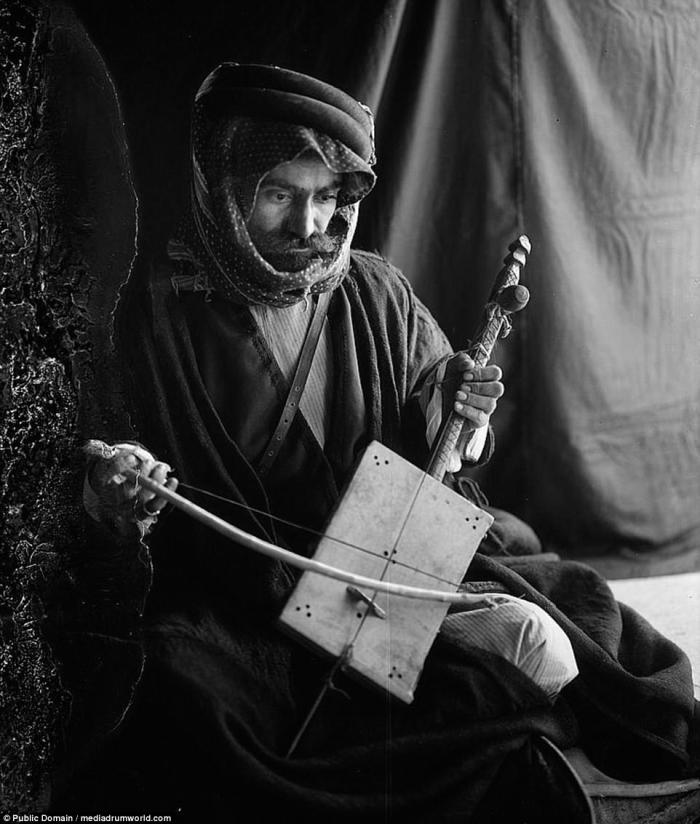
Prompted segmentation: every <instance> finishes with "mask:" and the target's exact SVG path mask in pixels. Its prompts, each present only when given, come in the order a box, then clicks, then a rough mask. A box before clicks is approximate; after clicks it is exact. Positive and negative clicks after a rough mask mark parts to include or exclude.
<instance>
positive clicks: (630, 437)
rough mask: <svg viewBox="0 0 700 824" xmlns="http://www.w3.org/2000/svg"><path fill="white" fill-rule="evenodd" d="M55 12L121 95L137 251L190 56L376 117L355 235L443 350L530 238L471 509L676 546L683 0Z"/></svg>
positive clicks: (681, 486) (688, 301) (193, 64)
mask: <svg viewBox="0 0 700 824" xmlns="http://www.w3.org/2000/svg"><path fill="white" fill-rule="evenodd" d="M74 5H75V7H76V9H77V11H78V13H79V15H80V16H81V17H82V19H83V21H84V23H85V25H86V27H87V30H88V32H89V33H90V34H91V36H92V37H93V39H94V41H95V43H96V45H97V47H98V48H99V49H100V51H101V53H102V54H103V56H104V58H105V60H106V63H107V66H108V68H109V69H110V71H111V72H112V75H113V77H114V79H115V83H116V85H117V89H118V91H119V94H120V97H121V100H122V103H123V107H124V113H125V117H126V125H127V131H128V135H129V141H130V146H131V150H132V157H133V164H134V171H135V179H136V187H137V191H138V193H139V195H140V199H141V203H140V221H141V222H140V238H139V245H140V251H141V258H142V260H145V259H146V258H147V257H148V256H149V255H150V254H151V253H152V252H153V251H154V250H155V249H157V248H159V247H160V246H162V243H163V241H164V239H165V238H166V237H167V234H168V232H169V230H170V229H171V227H172V224H173V222H174V220H176V219H177V217H178V214H179V212H180V211H181V210H182V209H183V208H184V207H185V204H186V195H187V178H186V168H187V121H188V116H189V105H190V101H191V99H192V96H193V93H194V91H195V89H196V87H197V85H198V83H199V82H200V80H201V79H202V78H203V76H204V75H205V74H206V73H207V71H208V70H209V69H210V68H211V67H212V66H213V65H214V64H216V63H217V62H219V61H220V60H223V59H238V60H241V61H256V62H274V63H277V64H279V65H283V66H286V67H289V68H293V69H297V70H301V71H308V72H310V73H314V74H317V75H318V76H320V77H322V78H323V79H326V80H328V81H330V82H334V83H337V84H339V85H341V86H344V87H345V88H346V89H347V90H348V91H350V92H352V93H354V94H356V95H357V96H359V97H360V98H361V99H363V100H365V101H366V102H368V103H369V104H370V105H371V106H372V108H373V109H374V111H375V113H376V115H377V144H378V156H379V164H378V173H379V184H378V187H377V189H376V190H375V192H374V193H373V194H372V195H371V197H370V198H369V199H368V200H367V201H366V203H365V204H364V205H363V209H362V215H361V222H360V227H359V232H358V245H359V246H362V247H364V248H369V249H376V250H379V251H380V252H382V253H383V254H384V255H386V256H387V257H389V258H390V259H391V260H392V262H394V263H395V264H397V265H398V266H399V267H401V268H402V269H403V271H404V272H405V273H406V275H407V276H408V277H409V279H410V280H411V281H412V283H413V284H414V286H415V288H416V290H417V292H418V294H419V295H420V296H421V297H422V298H423V299H424V300H425V301H426V302H427V303H428V305H429V306H430V307H431V309H432V310H433V312H434V313H435V315H436V316H437V318H438V319H439V321H440V322H441V324H442V325H443V327H444V329H445V331H446V332H447V333H448V335H449V336H450V338H451V340H452V342H453V344H454V345H455V346H457V347H459V346H463V345H464V344H465V342H466V341H467V339H468V338H469V336H470V334H472V333H473V330H474V327H475V324H476V322H477V319H478V316H479V313H480V308H481V305H482V304H483V301H484V299H485V297H486V296H487V294H488V292H489V289H490V287H491V283H492V280H493V277H494V276H495V274H496V272H497V270H498V268H499V266H500V262H501V260H502V258H503V256H504V254H505V252H506V247H507V244H508V243H509V242H510V241H511V240H512V239H513V238H514V237H515V236H517V234H519V233H520V232H522V231H525V232H527V233H528V234H529V236H530V237H531V239H532V243H533V247H534V248H533V254H532V255H531V259H530V261H529V264H528V266H527V269H526V271H525V276H524V282H526V283H527V284H528V285H529V287H530V289H531V292H532V299H531V303H530V305H529V306H528V308H527V309H526V311H525V312H524V313H523V315H522V316H520V317H518V318H517V319H516V328H515V331H514V333H513V334H512V336H511V339H510V340H509V341H507V342H506V343H504V344H503V346H502V347H501V348H500V349H499V354H498V360H499V362H501V363H502V364H503V365H504V367H505V371H506V380H507V395H506V398H505V399H504V400H503V401H502V402H501V404H500V405H499V411H498V415H497V420H496V430H497V437H498V450H497V454H496V457H495V459H494V460H493V462H492V463H491V465H490V466H489V467H488V468H487V469H486V470H485V471H482V472H481V480H482V482H483V484H484V486H485V488H486V491H487V493H488V495H489V497H490V498H491V500H492V502H493V503H494V504H495V505H498V506H503V507H506V508H510V509H512V510H514V511H515V512H517V513H519V514H521V515H522V516H524V517H525V518H526V519H528V520H529V521H530V522H531V523H532V524H533V525H534V526H535V527H536V528H537V529H538V531H539V532H540V534H541V536H542V537H543V538H544V539H545V541H546V542H547V543H548V545H549V546H550V547H551V548H555V549H558V550H559V551H561V552H562V553H563V554H565V555H577V554H578V555H581V554H588V555H591V554H593V555H595V554H598V555H604V554H606V553H607V554H610V553H616V552H620V551H622V552H631V553H632V554H639V555H644V554H645V553H647V554H649V555H650V556H651V557H659V556H666V555H668V554H671V555H672V554H674V553H682V551H683V550H686V549H688V548H690V547H692V546H693V545H694V544H696V545H697V539H698V532H699V531H700V511H699V509H698V507H697V506H696V499H697V492H698V485H699V481H698V471H697V470H698V466H699V464H700V462H699V460H698V458H699V454H698V453H699V451H700V433H699V431H698V430H699V426H700V416H699V415H698V390H699V388H700V386H699V382H700V370H698V369H697V368H696V367H697V363H698V354H697V352H698V344H699V343H700V341H699V336H698V334H697V332H696V317H697V315H698V309H699V308H700V307H699V304H700V274H699V272H698V264H699V262H700V249H699V248H698V241H697V237H698V232H697V230H696V224H697V212H698V206H699V200H698V197H699V196H698V185H697V183H698V175H699V174H700V166H699V160H698V158H699V154H698V151H697V142H698V140H697V135H698V89H700V84H699V83H698V73H699V71H700V53H698V50H697V41H698V33H699V32H698V30H699V28H700V7H698V4H697V3H696V2H694V0H587V2H586V3H581V2H579V1H578V0H488V2H487V0H484V1H483V2H480V0H464V2H456V0H383V2H380V0H363V2H356V3H342V4H341V3H327V2H323V3H322V2H318V0H307V2H303V3H302V2H293V3H292V2H289V0H261V2H258V3H256V4H252V3H250V4H249V3H235V4H220V3H208V2H202V3H198V4H192V6H191V7H190V8H186V9H184V10H178V14H177V15H174V14H172V12H171V7H170V5H169V4H159V3H149V4H145V5H146V8H144V7H143V6H144V4H140V3H136V2H120V3H115V2H105V3H101V4H93V3H90V2H87V0H84V1H83V2H80V0H76V2H75V4H74ZM138 268H139V267H137V271H138Z"/></svg>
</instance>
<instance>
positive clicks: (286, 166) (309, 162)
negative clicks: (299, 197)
mask: <svg viewBox="0 0 700 824" xmlns="http://www.w3.org/2000/svg"><path fill="white" fill-rule="evenodd" d="M342 180H343V176H342V175H341V174H339V173H337V172H334V171H333V170H332V169H330V168H329V167H328V166H326V164H325V163H324V162H323V161H322V160H321V158H317V157H303V158H297V159H296V160H290V161H287V162H285V163H278V164H277V166H274V167H273V168H272V169H270V171H269V172H268V173H267V174H266V175H264V177H263V178H262V180H261V181H260V183H261V185H262V186H275V185H282V186H291V187H294V188H314V189H319V188H331V187H337V186H340V185H341V183H342Z"/></svg>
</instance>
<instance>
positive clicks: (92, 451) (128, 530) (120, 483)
mask: <svg viewBox="0 0 700 824" xmlns="http://www.w3.org/2000/svg"><path fill="white" fill-rule="evenodd" d="M85 452H86V454H87V456H88V467H87V472H86V475H85V484H84V487H83V502H84V505H85V509H86V510H87V512H88V514H89V515H90V516H91V517H92V518H93V519H94V520H96V521H98V522H100V523H102V524H105V525H106V526H108V527H109V528H111V529H112V530H113V531H116V532H117V533H118V534H119V535H120V536H121V537H125V538H128V537H132V536H134V537H143V536H144V535H145V534H146V533H147V532H148V531H149V530H150V529H151V528H152V527H153V525H154V524H155V521H156V519H157V517H158V514H159V513H160V511H161V510H162V509H163V507H164V506H165V505H166V503H167V501H166V500H165V498H162V497H161V496H159V495H157V494H156V493H155V492H152V491H151V490H150V489H146V488H145V487H143V486H142V485H140V484H139V483H138V479H137V478H136V479H135V478H133V476H132V475H131V473H130V472H126V470H132V471H134V472H137V473H138V474H139V475H141V476H144V477H147V478H151V479H152V480H154V481H157V482H158V483H160V484H163V485H164V486H166V487H167V488H168V489H170V490H173V491H174V490H175V489H176V488H177V484H178V482H177V479H176V478H172V477H168V476H169V473H171V472H172V469H171V468H170V466H169V465H168V464H167V463H164V462H163V461H158V460H156V458H155V457H154V456H153V455H152V454H151V453H150V452H149V451H148V450H147V449H144V448H143V447H142V446H140V445H138V444H133V443H118V444H114V445H113V446H109V445H108V444H106V443H103V442H102V441H88V443H87V444H86V446H85Z"/></svg>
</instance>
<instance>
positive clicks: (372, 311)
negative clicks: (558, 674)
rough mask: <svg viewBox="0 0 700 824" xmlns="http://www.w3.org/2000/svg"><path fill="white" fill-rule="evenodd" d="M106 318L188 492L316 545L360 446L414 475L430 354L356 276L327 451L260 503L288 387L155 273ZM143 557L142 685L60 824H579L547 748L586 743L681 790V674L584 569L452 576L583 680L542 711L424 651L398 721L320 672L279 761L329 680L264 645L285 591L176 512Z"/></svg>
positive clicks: (236, 319)
mask: <svg viewBox="0 0 700 824" xmlns="http://www.w3.org/2000/svg"><path fill="white" fill-rule="evenodd" d="M124 313H125V317H126V318H127V322H126V323H125V324H124V329H128V335H122V339H121V343H122V345H123V347H124V348H125V350H126V352H127V355H128V357H129V363H130V368H131V375H132V378H133V385H134V397H135V400H137V401H138V400H139V399H140V400H141V401H142V402H141V403H140V404H139V407H140V409H139V416H138V418H137V420H138V426H139V434H140V438H141V440H142V442H143V443H144V444H145V445H147V446H148V447H149V448H150V449H152V450H153V451H154V452H155V453H156V454H157V455H158V457H159V458H161V459H163V460H167V461H169V462H170V463H172V465H173V466H174V467H175V468H176V470H177V474H178V476H179V477H181V478H182V479H183V480H184V481H185V482H186V483H188V484H191V485H193V486H197V487H202V488H205V489H207V490H209V491H213V492H215V493H216V494H218V495H220V496H223V497H226V498H230V499H233V500H235V501H238V502H240V503H245V504H247V505H248V506H250V507H254V508H255V509H256V510H259V511H260V512H262V513H264V512H266V511H272V512H273V513H274V514H276V515H279V516H281V517H284V518H289V519H291V520H293V521H295V522H296V523H302V524H304V525H306V526H309V527H312V528H314V529H319V528H321V527H322V525H323V522H324V521H325V519H326V518H327V516H328V513H329V512H330V510H331V508H332V507H333V505H334V503H335V501H336V500H337V498H338V495H339V490H340V489H341V488H342V484H343V481H344V479H345V478H346V477H347V474H348V472H349V470H350V469H351V467H352V465H353V463H354V461H355V460H356V458H357V456H358V454H359V453H360V452H361V450H362V448H363V446H364V445H366V444H367V443H368V442H369V441H370V440H371V439H373V438H377V439H378V440H381V441H382V442H384V443H385V444H387V445H388V446H389V447H390V448H392V449H395V450H396V451H398V452H401V453H403V454H404V455H407V456H408V457H410V458H413V459H415V460H418V461H420V460H422V459H423V457H424V456H423V455H421V453H424V452H425V448H424V446H423V443H424V433H423V431H422V426H423V423H422V422H421V421H420V419H419V418H418V417H417V413H416V411H415V410H414V409H413V398H414V395H415V391H416V389H417V388H418V387H419V386H420V382H421V379H422V377H423V376H424V374H425V371H426V369H428V368H429V367H430V366H431V364H433V363H434V362H435V361H436V360H437V359H439V358H440V357H442V356H443V355H444V354H445V353H446V352H448V351H449V346H448V344H447V341H446V340H445V338H444V336H443V335H442V333H441V332H440V331H439V329H438V328H437V326H436V324H435V322H434V321H433V320H432V318H431V317H430V316H429V314H428V313H427V311H426V310H425V308H424V307H422V305H421V304H420V303H419V301H417V299H416V298H415V296H414V295H413V293H412V291H411V289H410V287H409V286H408V284H407V283H406V281H405V280H404V279H403V278H402V277H401V276H400V275H399V274H398V273H397V272H396V271H395V270H393V269H392V268H391V267H389V266H388V265H387V264H386V263H385V262H384V261H382V260H381V259H379V258H377V257H375V256H370V255H365V254H354V255H353V260H352V267H351V271H350V273H349V275H348V277H347V278H346V279H345V281H344V282H343V284H342V285H341V287H340V288H339V289H338V290H337V293H336V294H334V296H333V300H332V304H331V308H330V314H329V321H330V325H331V330H332V339H333V352H334V380H335V384H334V408H333V413H332V416H333V417H332V421H331V426H330V433H329V437H328V442H327V444H326V446H325V449H323V450H322V449H320V447H319V446H318V444H317V443H316V442H315V440H314V438H313V436H312V435H311V432H310V431H309V427H308V426H307V424H306V423H305V422H304V420H303V418H301V416H298V417H297V419H296V420H295V422H294V424H293V426H292V428H291V431H290V433H289V435H288V438H287V441H286V442H285V445H284V447H283V449H282V451H281V453H280V455H279V456H278V459H277V461H276V463H275V465H274V466H273V469H272V470H271V472H270V474H269V476H268V477H267V478H265V482H264V483H261V481H260V479H259V478H258V477H257V474H256V472H255V464H256V459H257V456H258V455H259V454H260V452H261V451H262V448H263V447H264V442H265V436H266V434H267V435H269V432H270V430H271V429H272V428H273V427H274V424H275V423H276V415H277V414H279V410H280V409H281V407H282V404H283V402H284V388H285V381H284V379H283V377H282V376H281V374H280V373H279V370H278V369H277V367H276V365H275V363H274V359H273V358H272V356H271V354H270V352H269V349H268V347H267V346H266V344H265V342H264V340H263V339H262V337H261V335H260V334H259V332H258V330H257V328H256V326H255V324H254V322H253V320H252V318H251V316H250V313H249V312H248V310H247V309H245V307H240V306H236V305H234V304H231V303H228V302H226V301H223V300H220V299H218V298H217V297H216V296H212V297H211V299H210V300H207V299H206V294H205V293H203V292H187V293H181V294H180V295H179V296H178V295H177V294H176V293H175V292H174V290H173V289H172V287H171V284H170V280H169V273H168V271H167V270H162V271H161V272H160V273H159V275H158V276H157V277H156V278H154V279H153V281H152V283H151V286H150V288H149V291H148V293H147V294H141V295H135V296H134V297H133V298H131V299H130V300H129V301H127V302H126V304H125V306H124ZM355 374H358V375H359V378H360V382H361V391H362V394H363V398H364V410H365V414H364V417H363V416H362V415H360V414H359V410H358V407H357V405H356V404H355V403H354V402H353V398H355V397H356V394H355V393H356V392H357V389H358V387H357V383H356V380H354V376H355ZM188 494H189V493H188ZM193 497H194V496H193ZM207 505H208V507H209V508H210V509H212V510H213V511H215V512H217V513H218V514H220V515H222V517H225V518H227V519H228V520H230V521H233V522H236V523H238V524H239V525H241V526H243V527H244V528H249V529H250V530H251V531H254V532H256V534H258V535H262V536H265V537H269V538H272V539H276V540H278V541H280V542H284V543H286V544H288V545H290V546H292V547H293V548H295V549H296V550H297V551H300V552H308V551H310V546H309V537H308V535H305V534H304V533H300V532H299V531H297V530H294V529H292V528H280V526H279V524H276V523H275V522H273V521H272V520H271V519H269V518H267V517H266V516H265V515H264V514H254V513H252V512H251V511H249V510H246V509H244V508H241V507H238V506H232V505H231V504H225V503H223V502H221V501H211V502H207ZM151 546H152V551H153V559H154V585H153V590H152V592H151V595H150V599H149V602H148V607H147V614H146V623H145V629H144V636H143V637H144V648H145V651H146V667H145V672H144V676H143V678H142V680H141V683H140V686H139V689H138V691H137V694H136V699H135V702H134V705H133V706H132V708H131V711H130V713H129V714H128V715H127V717H126V719H125V721H124V723H123V724H122V726H121V728H120V730H119V731H118V732H117V733H116V734H115V735H114V736H113V739H112V741H111V742H110V746H109V747H108V748H107V749H106V751H105V756H104V758H103V760H101V761H99V762H95V763H94V764H93V765H92V767H91V768H90V769H87V770H86V771H85V772H84V774H83V777H82V780H81V781H77V782H76V783H75V784H74V785H73V787H72V788H71V789H70V790H69V791H67V792H66V794H65V796H64V798H63V799H62V800H61V802H60V803H62V804H64V805H65V806H66V808H68V807H69V806H70V804H71V802H72V801H75V800H80V802H81V803H80V806H81V808H83V809H84V808H85V803H86V800H87V801H92V802H93V806H94V808H95V809H98V808H99V809H109V810H110V811H116V810H124V811H129V812H133V811H135V810H137V809H139V810H148V811H149V812H153V813H156V812H162V813H168V814H172V815H174V816H175V820H187V821H204V820H206V821H239V820H240V821H249V820H259V821H271V820H277V819H279V818H283V819H284V820H287V821H302V820H303V821H334V822H335V821H338V822H340V821H350V820H354V821H363V822H370V821H377V822H379V821H391V820H399V819H400V820H402V821H413V822H439V821H452V820H454V821H476V822H482V821H483V822H485V821H520V820H523V821H524V820H526V818H527V820H532V821H535V820H536V821H538V822H546V821H551V822H561V821H564V820H566V821H589V820H590V816H589V807H588V802H587V801H586V799H585V797H584V795H583V793H582V791H581V789H580V787H579V785H578V783H577V781H576V780H575V779H574V778H573V776H572V775H571V773H570V771H568V769H567V767H566V764H565V762H564V761H563V759H561V757H560V756H559V754H558V750H557V749H556V747H559V748H566V747H568V746H572V745H573V744H578V745H581V746H584V747H585V748H586V749H587V750H588V752H589V753H591V754H592V756H593V757H594V758H595V759H596V761H597V763H598V764H599V766H600V767H602V768H604V769H606V770H607V771H608V772H610V773H612V774H614V775H617V776H620V777H626V778H632V779H636V780H655V779H663V778H673V777H681V776H685V775H689V774H693V773H695V772H697V770H698V760H697V722H696V721H694V718H693V712H694V701H693V689H692V680H691V677H690V666H689V663H688V661H687V658H686V657H685V656H684V654H683V653H682V652H681V651H680V650H679V649H678V648H677V647H675V646H674V645H673V644H671V643H670V642H669V641H667V640H666V639H664V638H662V637H661V636H660V635H659V634H658V633H656V632H655V631H654V630H653V629H652V628H651V627H650V626H649V625H648V624H646V623H645V622H644V621H643V620H642V619H641V618H639V617H638V616H636V615H635V614H634V613H633V612H632V611H630V610H628V609H626V608H624V607H621V606H620V605H618V604H616V602H615V601H614V599H613V597H612V595H611V593H610V590H609V589H608V587H607V586H606V584H605V582H604V581H603V580H602V579H600V578H599V577H598V576H597V575H596V574H595V573H594V572H593V571H591V570H590V569H588V568H586V567H584V566H581V565H577V564H571V563H555V564H536V563H532V562H528V561H527V560H523V561H522V562H521V563H520V565H519V566H518V568H517V571H515V570H513V569H508V568H506V567H504V566H503V565H502V564H500V563H498V561H496V560H493V559H491V558H488V557H485V556H484V555H482V554H477V556H476V558H475V559H474V561H473V562H472V566H471V568H470V573H469V577H470V578H472V579H474V580H489V581H495V582H498V583H499V584H500V585H502V586H503V587H504V588H505V589H507V590H508V591H509V592H512V593H513V594H516V595H518V596H522V597H524V598H527V599H528V600H531V601H533V602H535V603H538V604H539V605H540V606H542V607H543V608H544V609H546V610H547V611H548V612H549V613H550V614H552V615H553V616H554V617H555V618H556V619H557V620H558V622H559V623H560V624H561V625H562V626H563V627H564V629H565V630H566V631H567V633H568V634H569V637H570V638H571V641H572V644H573V646H574V650H575V652H576V656H577V660H578V663H579V667H580V670H581V675H580V676H579V678H577V679H576V680H575V681H574V682H573V683H572V684H571V685H570V686H569V687H567V688H566V689H565V690H564V692H563V694H562V695H561V696H560V698H559V699H558V700H557V702H556V703H555V704H554V705H551V704H550V702H549V701H548V700H547V698H546V696H545V694H544V693H543V692H542V691H541V690H540V689H539V688H538V687H537V686H536V685H535V684H534V682H532V681H531V680H530V679H529V678H527V676H525V675H524V674H523V673H521V672H520V671H519V670H518V669H517V668H516V667H515V666H513V665H512V664H510V663H509V662H507V661H506V660H505V659H501V658H499V657H498V656H495V655H492V654H490V653H486V652H483V651H480V650H478V649H476V648H473V647H468V646H461V647H457V646H454V645H452V644H451V643H449V642H448V641H447V639H443V638H440V637H438V640H437V641H436V643H435V645H434V647H433V649H432V650H431V653H430V654H429V656H428V659H427V662H426V667H425V671H424V673H423V676H422V679H421V682H420V684H419V687H418V690H417V694H416V699H415V702H414V703H413V704H412V705H410V706H404V705H400V704H398V703H396V702H394V701H393V700H390V699H389V698H388V697H387V696H385V695H383V694H381V693H380V692H379V691H374V690H372V689H369V688H367V687H365V686H363V685H359V684H356V683H354V682H352V681H350V680H348V679H346V678H345V677H344V676H343V675H342V674H340V675H339V676H338V677H337V679H335V680H334V686H335V687H336V689H332V690H331V691H330V693H329V694H328V695H327V697H326V698H325V699H324V701H323V702H322V703H321V705H320V708H319V710H318V712H317V713H316V715H315V716H314V718H313V720H312V722H311V724H310V726H309V728H308V729H307V731H306V733H305V734H304V736H303V737H302V738H301V741H300V744H299V747H298V748H297V750H296V751H295V753H294V755H293V756H292V757H291V758H287V757H285V754H286V751H287V748H288V747H289V745H290V743H291V741H292V738H293V736H294V734H295V733H296V731H297V730H298V728H299V725H300V724H301V723H302V720H303V719H304V718H305V716H306V714H307V712H308V710H309V708H310V706H311V704H312V702H313V700H314V698H315V696H316V695H317V693H318V691H319V690H320V688H321V686H322V683H323V679H324V677H325V675H326V674H327V672H328V669H329V667H330V664H331V662H330V661H326V660H323V659H322V658H321V657H318V656H316V655H314V654H312V653H311V652H308V651H307V650H306V649H304V648H303V647H302V646H300V645H299V644H297V643H296V642H292V641H291V640H288V639H287V638H286V637H285V636H284V635H283V634H282V633H281V632H280V631H278V629H277V628H276V626H275V622H274V619H275V616H276V615H277V613H278V612H279V609H280V607H281V605H282V603H283V601H284V597H285V595H286V594H287V593H288V592H289V590H290V587H291V586H292V585H293V580H294V576H295V573H294V572H293V571H292V570H291V569H289V568H286V567H285V566H283V565H282V564H280V563H279V562H277V561H273V560H270V559H268V558H263V557H262V556H256V555H253V554H251V553H249V552H248V551H247V550H244V549H242V548H240V547H237V546H235V545H232V544H230V543H227V542H226V541H224V539H222V538H220V536H218V535H216V534H214V533H212V532H209V531H205V530H204V529H203V528H200V527H199V526H197V525H196V524H195V523H194V522H192V521H190V520H188V519H187V518H185V517H184V516H182V515H181V514H180V513H179V512H176V511H172V512H170V513H169V514H168V515H166V516H164V517H163V519H162V523H161V525H160V526H159V528H158V530H157V532H156V533H155V534H154V536H153V538H152V540H151ZM552 744H553V745H555V746H554V747H553V746H552ZM59 806H60V804H59ZM178 815H179V816H180V817H179V818H178Z"/></svg>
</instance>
